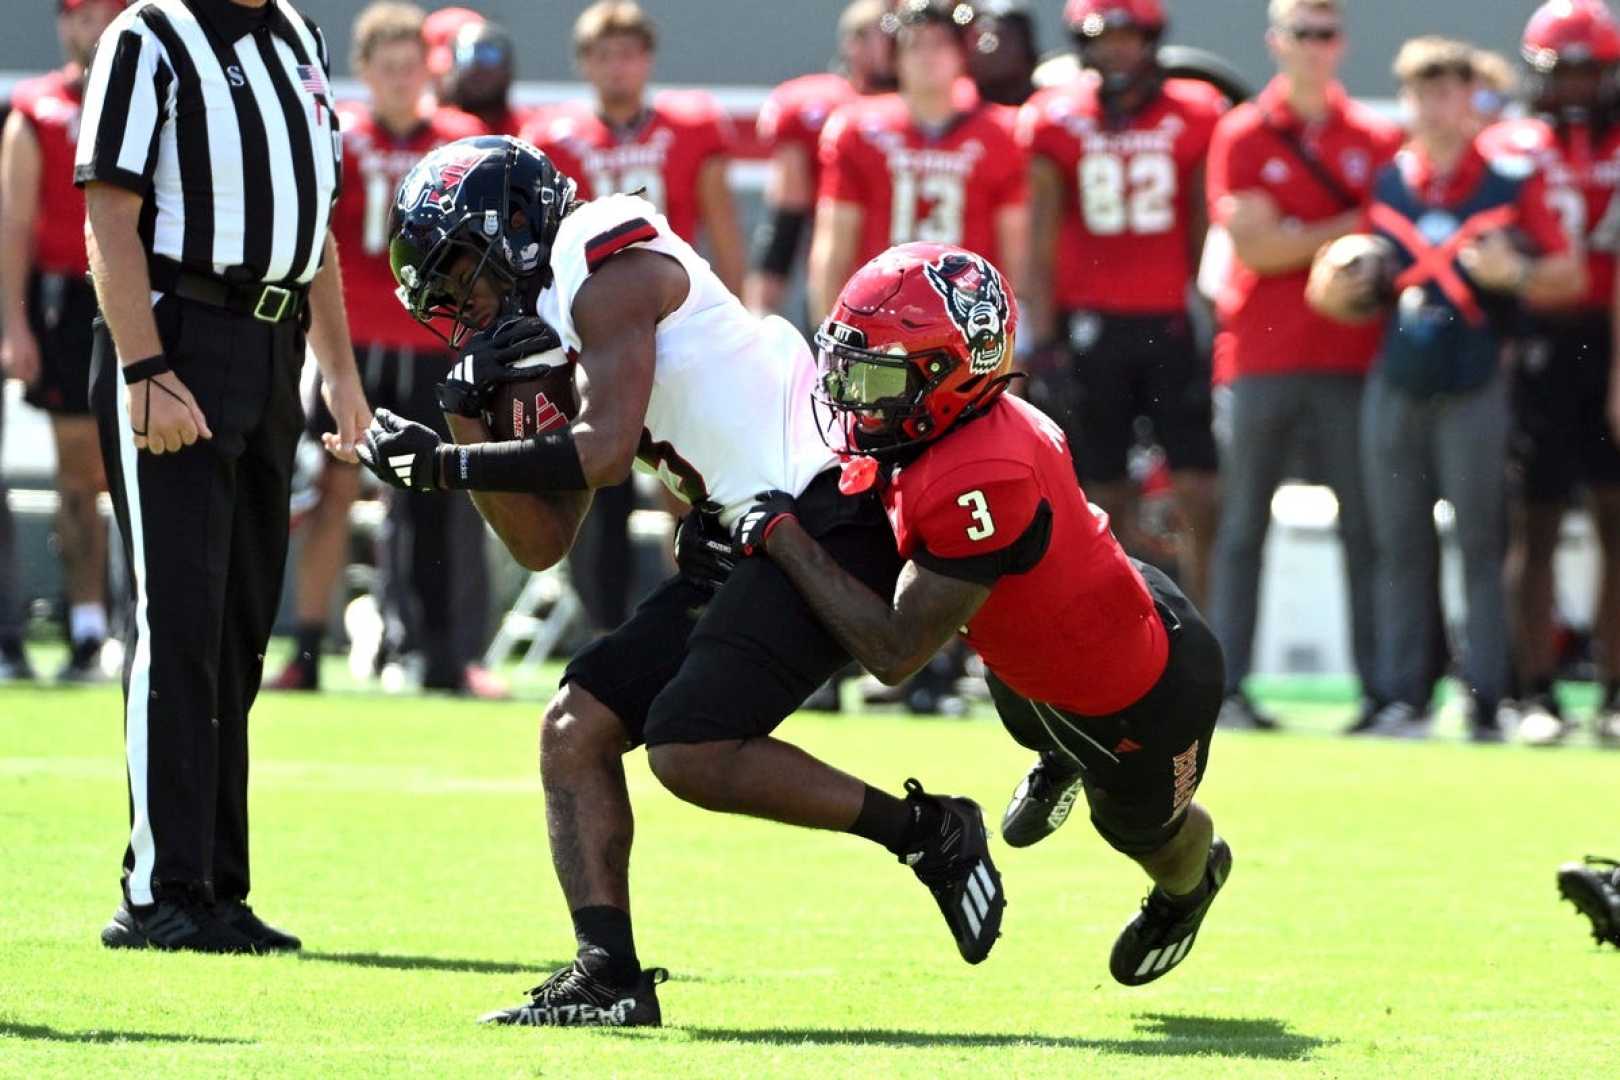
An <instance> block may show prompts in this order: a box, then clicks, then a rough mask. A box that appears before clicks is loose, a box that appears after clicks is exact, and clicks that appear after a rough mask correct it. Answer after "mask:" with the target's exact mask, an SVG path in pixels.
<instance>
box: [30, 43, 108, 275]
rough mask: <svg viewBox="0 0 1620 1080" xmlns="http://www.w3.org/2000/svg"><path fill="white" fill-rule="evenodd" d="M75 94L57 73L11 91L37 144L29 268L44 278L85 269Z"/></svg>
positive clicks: (72, 85) (74, 84)
mask: <svg viewBox="0 0 1620 1080" xmlns="http://www.w3.org/2000/svg"><path fill="white" fill-rule="evenodd" d="M80 90H81V87H80V85H79V83H78V82H77V81H76V80H74V81H70V80H69V79H68V72H67V71H66V70H60V71H53V72H51V73H50V74H49V75H41V76H39V77H38V78H36V79H26V80H24V81H23V82H20V83H18V84H17V85H16V87H14V88H13V89H12V91H11V107H12V108H13V109H15V110H16V111H17V112H18V113H20V114H21V115H23V116H24V117H26V118H27V119H28V123H29V126H30V127H31V128H33V131H34V138H35V139H37V140H38V141H39V152H40V166H41V167H40V174H39V208H38V211H37V213H36V215H35V217H34V268H35V269H36V270H39V271H40V272H41V273H46V274H69V275H73V276H80V275H83V274H85V273H87V272H88V271H89V269H90V263H89V261H88V259H87V258H86V256H85V253H84V191H83V189H82V188H79V187H78V186H76V185H75V184H74V183H73V154H74V150H75V148H76V147H77V146H78V143H79V105H80V96H79V95H80Z"/></svg>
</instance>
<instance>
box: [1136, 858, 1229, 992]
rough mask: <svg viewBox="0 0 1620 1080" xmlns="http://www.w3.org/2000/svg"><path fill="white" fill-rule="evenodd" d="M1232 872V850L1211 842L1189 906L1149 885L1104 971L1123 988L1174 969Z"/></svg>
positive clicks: (1187, 951)
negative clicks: (1199, 884)
mask: <svg viewBox="0 0 1620 1080" xmlns="http://www.w3.org/2000/svg"><path fill="white" fill-rule="evenodd" d="M1231 872H1232V849H1231V848H1230V847H1227V845H1226V841H1225V840H1222V839H1221V838H1220V837H1218V836H1217V837H1216V838H1215V839H1214V840H1213V841H1211V842H1210V845H1209V861H1208V863H1207V864H1206V865H1205V867H1204V883H1203V885H1202V887H1201V888H1200V890H1199V891H1200V892H1201V893H1202V894H1203V895H1202V896H1201V897H1200V898H1199V899H1198V900H1197V901H1196V902H1194V903H1192V904H1190V905H1189V904H1177V903H1176V902H1174V901H1173V900H1171V899H1170V897H1169V895H1167V894H1166V893H1165V891H1164V890H1163V889H1161V888H1159V887H1158V886H1157V885H1155V886H1154V887H1153V889H1152V891H1151V892H1149V893H1148V895H1147V899H1145V900H1143V901H1142V910H1141V911H1139V912H1137V914H1136V918H1134V919H1132V920H1131V921H1130V922H1128V923H1126V924H1125V929H1123V930H1121V931H1120V932H1119V937H1118V938H1117V939H1115V941H1114V952H1113V955H1112V956H1110V957H1109V958H1108V970H1109V971H1110V972H1111V973H1112V974H1113V976H1114V978H1115V979H1116V980H1117V981H1119V982H1122V983H1124V984H1125V985H1126V986H1141V985H1143V984H1144V983H1150V982H1152V981H1153V980H1154V979H1157V978H1158V977H1159V976H1160V975H1164V974H1166V973H1168V972H1169V971H1171V970H1172V969H1174V968H1175V967H1176V965H1178V964H1180V963H1181V962H1182V961H1183V960H1185V959H1187V954H1188V953H1190V952H1192V947H1193V942H1194V941H1195V940H1197V938H1198V928H1199V927H1200V926H1201V925H1203V922H1204V916H1205V915H1206V914H1208V912H1209V905H1211V904H1213V903H1214V902H1215V894H1216V893H1218V892H1220V891H1221V886H1222V885H1224V884H1226V877H1227V875H1228V874H1230V873H1231Z"/></svg>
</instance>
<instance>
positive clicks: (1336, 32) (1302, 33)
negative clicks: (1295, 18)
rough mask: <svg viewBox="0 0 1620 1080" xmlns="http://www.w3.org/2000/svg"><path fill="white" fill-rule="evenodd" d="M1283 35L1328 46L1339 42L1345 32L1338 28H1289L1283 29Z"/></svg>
mask: <svg viewBox="0 0 1620 1080" xmlns="http://www.w3.org/2000/svg"><path fill="white" fill-rule="evenodd" d="M1283 33H1285V34H1287V35H1288V36H1289V37H1291V38H1293V39H1294V40H1295V41H1302V42H1303V41H1315V42H1319V43H1321V44H1323V45H1326V44H1329V43H1330V42H1334V41H1338V40H1339V37H1340V36H1341V35H1342V34H1343V33H1344V31H1343V30H1341V29H1340V28H1339V27H1337V26H1289V27H1285V28H1284V29H1283Z"/></svg>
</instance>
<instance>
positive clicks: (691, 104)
mask: <svg viewBox="0 0 1620 1080" xmlns="http://www.w3.org/2000/svg"><path fill="white" fill-rule="evenodd" d="M523 137H524V138H525V139H527V140H528V141H529V142H531V143H533V144H534V145H535V146H538V147H539V148H540V149H541V150H544V151H545V152H546V155H547V156H548V157H550V158H551V160H552V162H553V163H554V164H556V166H557V168H559V169H561V170H562V171H563V172H565V173H567V174H568V175H569V176H571V177H573V178H574V181H575V182H576V183H577V184H578V185H579V197H580V198H581V199H583V200H587V201H588V200H590V199H599V198H601V197H602V196H604V195H617V194H628V193H632V192H635V191H637V190H641V191H642V197H643V198H645V199H646V200H647V201H648V202H650V203H652V204H653V205H654V206H656V207H657V208H658V211H659V213H661V214H663V215H664V217H665V218H667V219H668V221H669V226H670V228H672V229H674V230H675V235H677V236H679V237H680V238H681V239H682V240H685V241H686V242H687V243H689V244H695V243H696V242H697V231H698V218H699V217H700V216H701V215H700V213H699V209H698V174H699V173H700V172H701V171H702V169H703V166H704V165H705V164H706V163H707V162H708V161H709V159H710V158H714V157H718V156H723V155H726V154H729V153H730V152H731V146H732V143H733V142H734V141H735V138H734V136H733V134H732V130H731V121H730V120H729V119H728V118H727V117H726V115H725V113H724V112H722V111H721V110H720V106H719V103H718V102H716V101H715V100H714V98H712V97H711V96H709V95H708V94H705V93H701V92H698V91H683V92H680V93H664V94H659V95H658V96H657V97H656V98H655V99H653V103H652V107H651V108H649V109H648V110H647V111H646V112H645V114H644V115H643V116H642V118H641V120H640V121H639V122H637V123H635V124H633V125H632V126H631V127H630V128H629V130H627V131H622V132H621V131H615V130H614V129H613V128H611V127H609V126H608V125H607V124H605V123H604V122H603V121H602V118H601V117H599V116H597V115H596V113H595V112H594V111H592V109H591V107H590V106H588V105H584V104H579V103H575V104H571V105H563V106H559V107H558V108H556V109H554V110H552V111H550V112H548V113H547V114H546V115H545V116H543V117H541V118H540V119H539V120H538V121H536V122H535V123H533V124H531V125H529V126H528V127H526V128H524V130H523Z"/></svg>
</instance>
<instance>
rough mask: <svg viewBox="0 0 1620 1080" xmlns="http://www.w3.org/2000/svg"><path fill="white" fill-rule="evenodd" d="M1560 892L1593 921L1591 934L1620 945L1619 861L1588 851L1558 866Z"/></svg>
mask: <svg viewBox="0 0 1620 1080" xmlns="http://www.w3.org/2000/svg"><path fill="white" fill-rule="evenodd" d="M1558 895H1560V896H1562V897H1563V898H1564V899H1565V900H1568V901H1569V902H1570V903H1572V904H1574V905H1575V910H1577V911H1579V912H1580V913H1581V914H1582V915H1585V916H1586V917H1587V918H1588V919H1590V920H1591V921H1592V937H1593V938H1594V939H1596V941H1597V943H1598V944H1599V945H1602V944H1603V943H1604V942H1608V943H1609V944H1610V945H1613V946H1614V947H1615V948H1617V949H1620V862H1616V861H1615V860H1613V859H1600V858H1598V857H1597V856H1596V855H1588V856H1587V857H1586V861H1585V862H1584V863H1576V862H1571V863H1565V864H1564V865H1563V866H1560V867H1559V868H1558Z"/></svg>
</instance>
